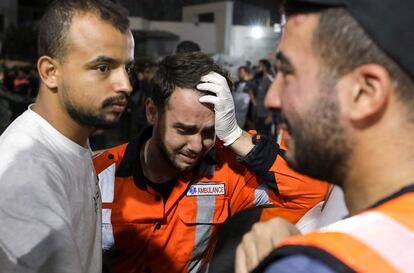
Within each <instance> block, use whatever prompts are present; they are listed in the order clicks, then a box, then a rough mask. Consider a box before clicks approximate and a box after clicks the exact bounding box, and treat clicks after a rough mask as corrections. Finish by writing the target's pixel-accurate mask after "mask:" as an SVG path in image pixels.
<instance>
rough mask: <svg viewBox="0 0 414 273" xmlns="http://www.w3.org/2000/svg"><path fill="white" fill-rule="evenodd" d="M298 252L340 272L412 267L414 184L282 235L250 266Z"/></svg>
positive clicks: (380, 272)
mask: <svg viewBox="0 0 414 273" xmlns="http://www.w3.org/2000/svg"><path fill="white" fill-rule="evenodd" d="M299 254H301V255H307V256H309V257H311V258H313V259H317V260H320V261H322V262H324V263H325V264H326V265H327V266H328V267H330V268H331V269H332V270H334V271H335V272H341V273H355V272H361V273H368V272H369V273H371V272H375V273H396V272H400V273H402V272H406V273H408V272H414V185H410V186H407V187H405V188H404V189H402V190H401V191H399V192H398V193H396V194H393V195H392V196H390V197H388V198H386V199H384V200H382V201H380V202H379V203H378V204H376V205H375V206H374V207H373V208H371V209H368V210H366V211H365V212H363V213H361V214H358V215H356V216H353V217H350V218H347V219H345V220H341V221H339V222H336V223H334V224H332V225H329V226H327V227H326V228H323V229H321V230H319V231H317V232H312V233H309V234H306V235H298V236H294V237H291V238H289V239H287V240H285V241H284V242H282V243H281V244H280V245H279V246H278V248H277V249H276V250H275V251H274V252H273V253H272V254H271V255H269V256H268V257H267V258H266V259H265V260H264V261H263V262H262V263H261V264H260V265H259V266H258V267H257V268H256V269H255V270H254V271H253V272H254V273H258V272H264V270H265V269H266V268H267V266H268V265H270V264H271V263H272V262H274V261H276V260H278V259H281V258H284V257H287V256H291V255H299Z"/></svg>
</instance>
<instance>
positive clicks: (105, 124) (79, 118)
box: [62, 83, 121, 129]
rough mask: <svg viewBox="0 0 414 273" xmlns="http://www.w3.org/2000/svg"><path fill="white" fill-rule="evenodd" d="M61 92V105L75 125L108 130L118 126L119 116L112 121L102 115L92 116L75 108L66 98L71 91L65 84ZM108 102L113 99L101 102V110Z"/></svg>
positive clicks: (84, 110) (79, 108) (92, 114)
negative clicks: (62, 104)
mask: <svg viewBox="0 0 414 273" xmlns="http://www.w3.org/2000/svg"><path fill="white" fill-rule="evenodd" d="M62 92H63V93H62V94H63V103H64V107H65V109H66V112H67V113H68V114H69V116H70V117H71V118H72V119H73V120H74V121H76V122H77V123H79V124H81V125H83V126H85V127H92V128H96V129H110V128H114V127H116V125H117V124H118V122H119V119H120V117H121V114H120V115H119V116H118V117H117V118H115V119H114V120H107V119H105V117H104V116H103V115H102V114H101V115H99V114H94V113H92V111H87V110H86V109H82V108H81V107H77V106H75V104H74V103H73V102H72V100H71V99H70V98H69V96H68V94H69V92H71V91H70V90H69V88H68V87H67V85H66V84H65V83H63V85H62ZM110 100H111V101H112V100H114V98H107V99H106V100H105V101H104V102H102V105H101V109H103V108H104V107H105V105H107V104H108V102H109V101H110Z"/></svg>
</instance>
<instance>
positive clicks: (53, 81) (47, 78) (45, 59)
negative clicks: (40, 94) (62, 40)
mask: <svg viewBox="0 0 414 273" xmlns="http://www.w3.org/2000/svg"><path fill="white" fill-rule="evenodd" d="M37 70H38V72H39V76H40V78H41V80H42V83H43V84H44V85H46V86H47V87H48V88H49V89H52V90H54V89H56V88H57V86H58V81H57V72H58V63H57V62H56V61H55V60H54V59H52V58H51V57H49V56H42V57H40V58H39V59H38V60H37Z"/></svg>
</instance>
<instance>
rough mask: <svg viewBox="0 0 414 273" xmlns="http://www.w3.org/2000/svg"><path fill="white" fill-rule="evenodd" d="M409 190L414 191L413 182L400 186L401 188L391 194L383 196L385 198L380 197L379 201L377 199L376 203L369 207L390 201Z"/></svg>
mask: <svg viewBox="0 0 414 273" xmlns="http://www.w3.org/2000/svg"><path fill="white" fill-rule="evenodd" d="M410 192H414V184H411V185H408V186H405V187H404V188H402V189H401V190H399V191H397V192H396V193H394V194H392V195H390V196H388V197H385V198H383V199H381V200H380V201H378V202H377V203H375V204H374V205H373V206H371V207H370V209H373V208H376V207H379V206H381V205H382V204H384V203H386V202H388V201H391V200H393V199H396V198H398V197H400V196H401V195H404V194H406V193H410Z"/></svg>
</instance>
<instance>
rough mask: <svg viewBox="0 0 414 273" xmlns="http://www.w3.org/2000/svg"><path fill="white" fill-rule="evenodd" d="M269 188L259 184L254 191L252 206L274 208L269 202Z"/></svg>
mask: <svg viewBox="0 0 414 273" xmlns="http://www.w3.org/2000/svg"><path fill="white" fill-rule="evenodd" d="M268 191H269V188H268V186H267V185H266V184H264V183H263V184H261V185H259V187H257V188H256V190H255V191H254V205H255V206H272V207H273V206H274V204H273V203H272V202H270V200H269V194H268Z"/></svg>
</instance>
